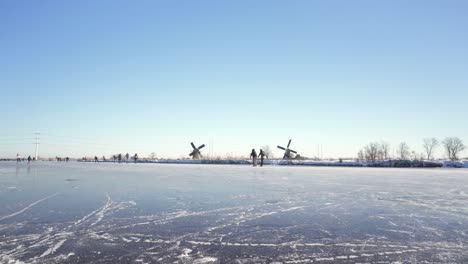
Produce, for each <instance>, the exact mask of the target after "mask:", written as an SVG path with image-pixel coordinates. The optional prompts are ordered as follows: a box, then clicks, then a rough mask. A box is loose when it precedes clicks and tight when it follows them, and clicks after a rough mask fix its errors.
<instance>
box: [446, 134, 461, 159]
mask: <svg viewBox="0 0 468 264" xmlns="http://www.w3.org/2000/svg"><path fill="white" fill-rule="evenodd" d="M442 145H444V149H445V151H446V153H447V155H448V158H449V159H450V160H458V154H459V153H460V152H461V151H463V150H464V149H465V148H466V147H465V145H464V144H463V141H462V140H461V139H459V138H458V137H448V138H445V139H444V141H442Z"/></svg>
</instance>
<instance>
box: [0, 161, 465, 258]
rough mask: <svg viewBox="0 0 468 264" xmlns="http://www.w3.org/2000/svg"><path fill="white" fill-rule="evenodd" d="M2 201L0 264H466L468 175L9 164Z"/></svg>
mask: <svg viewBox="0 0 468 264" xmlns="http://www.w3.org/2000/svg"><path fill="white" fill-rule="evenodd" d="M465 164H466V163H465ZM0 200H1V203H0V263H309V262H321V263H357V262H361V263H398V262H401V263H408V262H410V263H424V262H428V263H434V262H435V263H467V262H468V247H467V246H466V244H467V242H468V203H467V202H468V170H466V169H389V168H387V169H375V168H358V167H356V168H339V167H338V168H331V167H289V166H267V167H263V168H260V167H255V168H254V167H251V166H240V165H239V166H235V165H181V164H113V163H99V164H94V163H54V162H38V163H33V164H31V165H27V164H19V165H17V164H15V163H12V162H0Z"/></svg>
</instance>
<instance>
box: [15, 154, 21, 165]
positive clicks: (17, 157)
mask: <svg viewBox="0 0 468 264" xmlns="http://www.w3.org/2000/svg"><path fill="white" fill-rule="evenodd" d="M18 162H21V157H20V154H19V153H16V163H18Z"/></svg>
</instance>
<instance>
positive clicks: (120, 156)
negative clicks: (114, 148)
mask: <svg viewBox="0 0 468 264" xmlns="http://www.w3.org/2000/svg"><path fill="white" fill-rule="evenodd" d="M117 160H118V161H119V163H120V162H122V154H121V153H119V155H118V156H117Z"/></svg>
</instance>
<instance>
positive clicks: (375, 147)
mask: <svg viewBox="0 0 468 264" xmlns="http://www.w3.org/2000/svg"><path fill="white" fill-rule="evenodd" d="M364 153H365V154H364V155H365V158H366V160H368V161H372V162H375V161H376V160H377V158H378V155H379V143H375V142H372V143H369V144H368V145H367V146H365V147H364Z"/></svg>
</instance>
